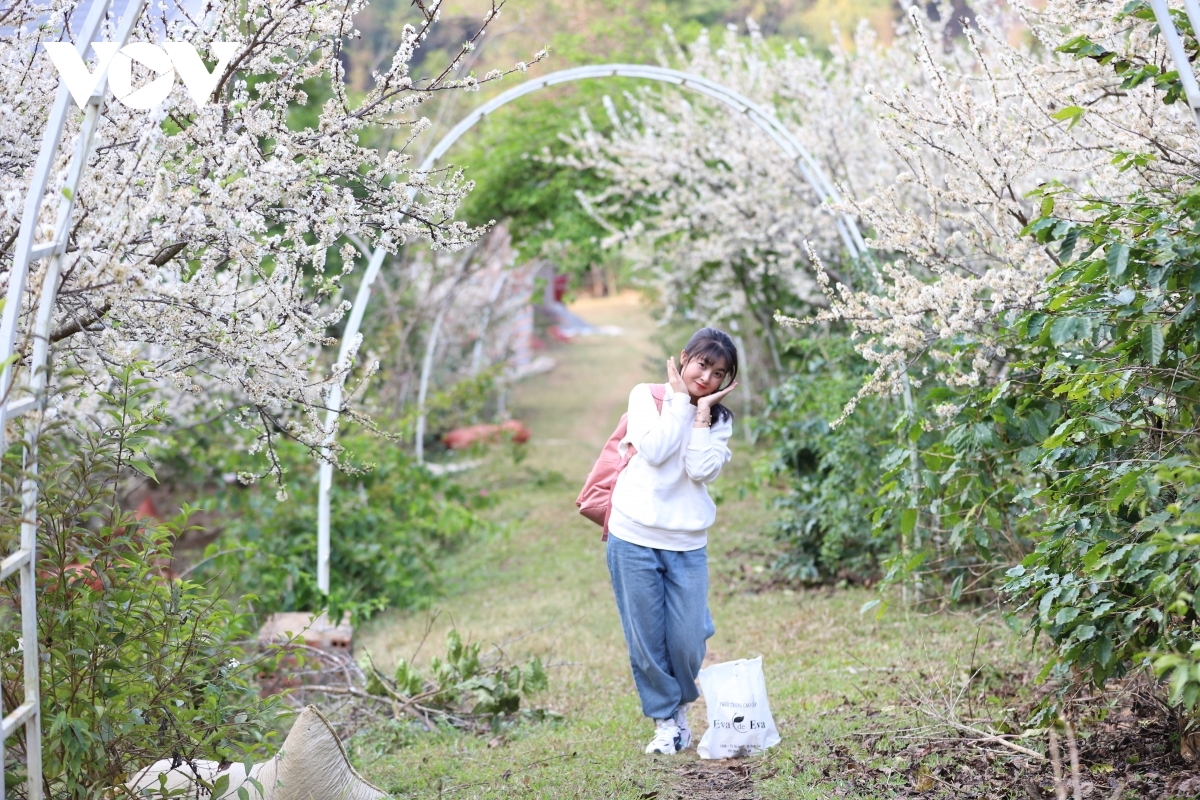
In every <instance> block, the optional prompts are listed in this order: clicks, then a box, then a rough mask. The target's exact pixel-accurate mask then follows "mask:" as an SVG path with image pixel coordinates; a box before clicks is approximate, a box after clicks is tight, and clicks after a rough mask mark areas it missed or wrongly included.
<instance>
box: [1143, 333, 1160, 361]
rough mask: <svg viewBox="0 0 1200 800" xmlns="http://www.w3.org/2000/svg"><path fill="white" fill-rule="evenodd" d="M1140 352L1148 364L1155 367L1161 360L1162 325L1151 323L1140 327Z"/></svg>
mask: <svg viewBox="0 0 1200 800" xmlns="http://www.w3.org/2000/svg"><path fill="white" fill-rule="evenodd" d="M1142 352H1143V353H1144V354H1145V357H1146V360H1147V361H1149V362H1150V366H1152V367H1157V366H1158V362H1159V361H1161V360H1162V354H1163V334H1162V327H1161V326H1159V325H1155V324H1153V323H1151V324H1149V325H1147V326H1146V327H1144V328H1142Z"/></svg>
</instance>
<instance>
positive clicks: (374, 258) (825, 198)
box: [317, 0, 1196, 593]
mask: <svg viewBox="0 0 1200 800" xmlns="http://www.w3.org/2000/svg"><path fill="white" fill-rule="evenodd" d="M1188 2H1191V3H1195V2H1196V0H1188ZM595 78H641V79H644V80H652V81H659V82H660V83H669V84H673V85H675V86H678V87H680V88H682V89H689V90H691V91H694V92H698V93H700V94H702V95H705V96H707V97H711V98H713V99H714V100H717V101H719V102H721V103H723V104H724V105H725V106H726V107H728V108H729V109H731V110H732V111H735V112H737V113H739V114H744V115H745V116H746V118H747V119H748V120H749V121H750V122H751V123H753V124H754V125H755V126H757V127H758V128H759V129H760V130H762V131H763V132H764V133H766V134H767V135H768V136H770V137H771V139H772V141H774V142H775V144H777V145H778V146H779V149H780V150H782V151H783V153H784V155H786V156H787V157H788V159H789V161H791V163H792V164H793V165H794V166H795V168H796V170H797V171H799V173H800V176H801V177H802V178H804V180H805V182H806V183H807V184H808V185H809V186H810V187H811V188H812V190H813V191H814V192H816V194H817V198H818V200H819V201H820V203H821V204H829V203H839V202H841V195H840V194H839V193H838V190H837V187H836V186H834V185H833V183H832V182H831V181H830V180H829V179H828V178H827V177H826V176H825V173H824V172H823V171H822V170H821V168H820V166H818V165H817V162H816V161H815V160H814V159H813V157H812V155H810V154H809V152H808V150H807V149H806V148H805V147H804V145H802V144H801V143H800V142H799V141H798V140H797V139H796V137H795V136H793V135H792V132H791V131H789V130H788V129H787V128H786V127H785V126H784V125H783V124H782V123H780V121H779V120H778V119H776V118H775V117H774V116H773V115H772V114H771V113H770V112H769V111H767V110H766V109H764V108H763V107H762V106H760V105H758V104H757V103H755V102H754V101H753V100H751V99H750V98H748V97H746V96H744V95H742V94H739V93H738V92H735V91H733V90H732V89H729V88H728V87H726V86H722V85H721V84H719V83H717V82H716V81H711V80H708V79H707V78H702V77H700V76H699V75H693V74H692V73H689V72H682V71H680V70H677V69H668V68H666V67H651V66H644V65H641V64H599V65H596V66H590V67H576V68H574V69H564V70H560V71H558V72H552V73H550V74H549V75H545V76H543V77H541V78H534V79H533V80H529V81H526V82H525V83H522V84H520V85H518V86H514V87H513V88H512V89H509V90H508V91H507V92H504V93H502V94H499V95H497V96H496V97H495V98H493V99H491V100H489V101H488V102H486V103H484V104H483V105H481V106H480V107H479V108H477V109H475V110H474V111H473V112H471V113H470V114H469V115H468V116H467V117H465V118H464V119H463V120H462V121H461V122H459V123H458V124H457V125H455V126H454V128H453V129H452V130H451V131H450V132H449V133H447V134H446V135H445V136H443V137H442V139H441V141H439V142H438V143H437V146H435V147H434V148H433V150H432V151H430V153H429V155H428V156H426V157H425V160H424V161H422V162H421V165H420V166H419V167H417V169H418V171H421V172H424V171H427V170H429V169H431V168H432V167H433V165H434V164H435V163H436V162H437V160H438V159H439V158H441V157H442V156H443V155H445V153H446V151H447V150H449V149H450V147H451V146H452V145H453V144H454V143H455V142H457V141H458V140H459V138H460V137H461V136H462V135H463V134H464V133H466V132H467V131H468V130H470V129H471V128H472V127H473V126H474V125H475V123H477V122H479V120H481V119H483V118H484V117H485V116H487V115H488V114H490V113H492V112H493V111H495V110H497V109H498V108H500V107H501V106H504V105H507V104H508V103H511V102H512V101H513V100H516V99H517V98H519V97H524V96H525V95H527V94H532V93H533V92H536V91H538V90H540V89H545V88H547V87H549V86H557V85H558V84H561V83H571V82H574V81H582V80H591V79H595ZM416 193H417V189H416V187H413V188H411V189H409V192H408V199H409V202H412V200H413V198H415V197H416ZM834 224H835V225H836V226H837V229H838V233H839V235H840V236H841V238H842V243H843V244H844V245H845V246H846V250H847V251H848V252H849V253H850V255H851V257H854V258H857V257H858V256H860V255H863V254H865V253H866V250H867V248H866V244H865V243H864V242H863V238H862V235H861V234H860V233H859V230H858V225H857V224H856V223H855V221H854V218H853V217H851V216H850V215H849V214H838V215H836V216H835V217H834ZM386 256H387V250H386V249H385V248H384V247H378V248H376V250H375V252H374V253H372V254H371V260H370V261H369V262H368V264H367V270H366V272H365V273H364V274H363V278H362V283H360V284H359V287H358V294H357V295H356V296H355V298H354V306H353V307H352V309H351V311H350V317H349V319H347V321H346V330H345V333H344V334H343V335H342V346H341V351H340V352H339V354H338V361H339V363H342V362H345V361H347V359H349V357H350V351H351V349H352V348H353V347H354V346H355V345H356V343H357V339H358V331H359V328H360V327H361V325H362V319H363V314H364V313H366V310H367V303H368V302H370V300H371V285H372V284H373V283H374V282H375V279H376V278H377V277H378V276H379V269H380V267H382V266H383V260H384V258H385V257H386ZM341 408H342V385H341V383H338V384H335V385H334V387H333V389H332V390H331V391H330V395H329V400H328V411H327V412H326V415H325V429H326V430H327V431H329V434H328V437H327V438H326V440H325V445H324V446H323V447H322V455H323V456H325V457H326V458H325V460H322V462H321V468H320V480H319V483H318V488H317V586H318V588H320V590H321V591H322V592H325V593H328V592H329V554H330V542H329V510H330V508H329V504H330V490H331V489H332V487H333V465H332V464H331V463H329V461H328V455H329V446H330V445H332V444H333V443H334V441H335V440H336V438H337V418H338V414H339V413H340V411H341Z"/></svg>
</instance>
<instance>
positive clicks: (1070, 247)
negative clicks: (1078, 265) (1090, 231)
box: [1058, 228, 1079, 264]
mask: <svg viewBox="0 0 1200 800" xmlns="http://www.w3.org/2000/svg"><path fill="white" fill-rule="evenodd" d="M1078 240H1079V229H1078V228H1071V229H1070V230H1069V231H1067V234H1066V236H1064V237H1063V240H1062V244H1061V245H1059V248H1058V257H1059V258H1060V259H1061V260H1062V262H1063V263H1064V264H1065V263H1067V262H1068V261H1070V260H1071V255H1072V254H1073V253H1074V252H1075V242H1077V241H1078Z"/></svg>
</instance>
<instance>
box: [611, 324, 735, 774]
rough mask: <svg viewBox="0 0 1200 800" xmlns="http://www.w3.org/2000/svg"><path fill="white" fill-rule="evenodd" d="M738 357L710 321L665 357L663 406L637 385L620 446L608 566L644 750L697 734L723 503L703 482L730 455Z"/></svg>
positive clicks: (665, 749) (682, 742)
mask: <svg viewBox="0 0 1200 800" xmlns="http://www.w3.org/2000/svg"><path fill="white" fill-rule="evenodd" d="M737 368H738V361H737V349H736V348H735V347H734V345H733V340H732V339H730V338H729V336H728V335H727V334H725V333H723V332H721V331H719V330H717V329H716V328H704V329H703V330H701V331H698V332H697V333H696V334H695V335H694V336H692V338H691V340H690V341H689V342H688V343H687V347H685V348H684V349H683V352H682V353H680V355H679V368H676V366H675V359H674V358H671V359H670V360H668V361H667V386H666V388H665V397H664V398H663V403H662V413H661V414H660V413H659V410H658V408H657V407H656V405H655V401H654V396H653V394H652V393H651V391H650V385H649V384H644V383H643V384H639V385H638V386H635V387H634V389H633V391H632V392H630V393H629V432H628V433H627V434H626V436H625V438H624V439H622V440H621V444H620V452H621V453H622V454H625V453H627V452H628V449H627V448H629V447H630V446H632V447H633V448H634V449H635V450H636V451H637V452H636V454H635V455H633V456H632V458H631V459H630V461H629V464H628V466H627V467H626V468H625V469H624V471H622V472H621V474H620V476H619V477H618V478H617V485H616V487H615V488H614V489H613V496H612V515H611V517H610V519H609V525H608V532H609V538H608V571H609V574H610V575H612V583H613V592H614V594H615V595H616V598H617V610H618V612H619V613H620V615H621V626H622V628H624V630H625V642H626V644H627V645H628V646H629V662H630V664H631V665H632V667H633V680H634V683H635V684H636V685H637V691H638V696H639V697H640V698H641V701H642V713H643V714H645V715H646V716H647V717H650V718H651V719H653V720H654V721H655V723H656V726H657V728H656V730H655V734H654V739H653V740H651V742H650V744H649V745H647V746H646V752H647V753H677V752H679V751H680V750H683V749H684V748H686V747H687V746H688V745H689V744H691V740H692V732H691V729H690V728H689V727H688V723H687V706H688V704H689V703H691V702H692V701H693V700H695V699H696V698H697V697H698V696H699V692H698V691H697V689H696V675H697V673H699V671H700V665H701V663H703V661H704V651H705V641H706V640H707V639H708V637H710V636H712V635H713V624H712V617H711V616H710V615H709V613H708V556H707V552H706V545H707V544H708V528H709V527H710V526H711V525H712V524H713V521H714V520H715V519H716V515H717V507H716V505H715V504H714V503H713V501H712V499H711V498H710V497H709V496H708V488H707V486H706V484H709V483H712V482H713V481H714V480H716V478H717V476H718V475H720V474H721V467H723V466H725V464H726V462H728V461H729V459H730V458H731V457H732V454H731V453H730V452H729V446H728V443H729V436H730V434H732V433H733V414H732V413H730V411H729V409H727V408H725V407H724V406H723V405H721V403H720V401H721V400H722V399H724V398H725V396H726V395H727V394H729V393H730V392H731V391H733V389H734V387H735V386H737V382H736V381H734V380H733V378H734V376H735V375H737ZM727 382H728V385H726V383H727ZM723 386H724V388H722V387H723Z"/></svg>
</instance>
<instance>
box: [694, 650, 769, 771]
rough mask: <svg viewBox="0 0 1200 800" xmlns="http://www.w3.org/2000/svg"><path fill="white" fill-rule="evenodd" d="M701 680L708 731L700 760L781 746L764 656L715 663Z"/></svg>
mask: <svg viewBox="0 0 1200 800" xmlns="http://www.w3.org/2000/svg"><path fill="white" fill-rule="evenodd" d="M699 678H700V691H701V692H703V693H704V702H705V704H707V705H708V730H706V731H705V732H704V736H703V737H702V738H701V739H700V744H699V745H697V746H696V752H697V753H698V754H699V755H700V757H701V758H744V757H745V756H750V755H754V754H755V753H761V752H762V751H764V750H766V749H767V748H768V747H774V746H775V745H777V744H779V731H778V730H777V729H776V728H775V720H774V719H772V718H771V706H770V705H769V704H768V703H767V681H766V679H765V678H764V677H763V671H762V656H759V657H758V658H742V659H739V660H737V661H726V662H725V663H724V664H714V665H713V666H711V667H708V668H706V669H702V670H700V676H699Z"/></svg>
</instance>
